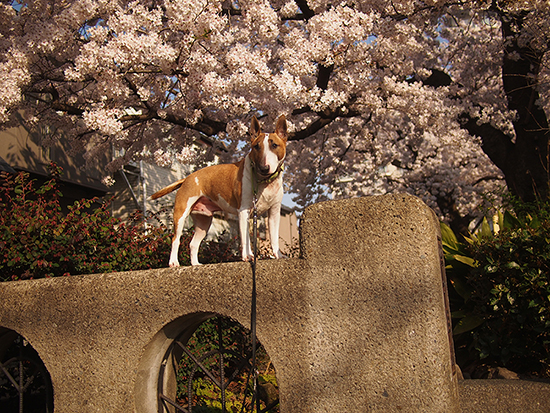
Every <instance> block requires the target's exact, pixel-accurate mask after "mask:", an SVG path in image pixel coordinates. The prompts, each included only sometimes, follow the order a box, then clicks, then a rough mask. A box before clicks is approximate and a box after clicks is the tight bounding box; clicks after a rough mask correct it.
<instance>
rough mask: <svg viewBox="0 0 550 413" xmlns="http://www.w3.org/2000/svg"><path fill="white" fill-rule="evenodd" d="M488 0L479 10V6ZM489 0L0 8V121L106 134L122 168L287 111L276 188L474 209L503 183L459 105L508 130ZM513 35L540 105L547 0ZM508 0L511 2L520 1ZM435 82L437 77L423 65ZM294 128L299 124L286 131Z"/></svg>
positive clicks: (239, 143)
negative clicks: (281, 175) (282, 180)
mask: <svg viewBox="0 0 550 413" xmlns="http://www.w3.org/2000/svg"><path fill="white" fill-rule="evenodd" d="M486 3H487V4H486ZM488 3H489V2H473V1H472V2H468V1H466V2H458V3H457V2H455V1H451V0H448V1H447V0H437V1H435V0H434V1H405V0H396V1H392V2H386V1H382V0H371V1H366V2H353V1H347V0H331V1H328V0H308V1H307V7H306V6H304V5H303V3H302V2H300V4H302V8H303V9H301V8H300V7H299V6H298V4H297V2H296V1H294V0H235V1H231V2H222V1H212V0H163V1H155V2H150V1H145V0H131V1H128V0H100V1H92V0H71V1H67V2H61V3H60V2H51V1H47V0H35V1H32V2H28V3H25V4H23V5H21V6H20V7H18V8H17V10H16V9H15V8H14V7H12V6H10V5H7V4H2V5H0V19H2V21H3V22H6V24H4V25H2V27H0V50H1V51H2V53H1V54H0V73H2V76H1V77H0V123H1V124H2V125H3V126H5V127H9V126H11V125H13V122H14V121H15V117H14V114H15V113H16V112H24V113H25V118H26V119H28V120H33V121H34V122H46V123H48V124H50V125H51V126H53V127H58V128H62V129H63V130H65V131H66V133H67V134H69V136H70V135H71V134H73V136H74V137H78V140H77V142H76V143H75V145H76V146H75V147H78V148H80V149H82V150H85V151H87V155H86V158H87V159H92V158H93V156H94V153H101V151H105V149H106V148H107V147H108V146H109V145H112V146H113V147H114V148H115V149H121V150H122V151H121V153H123V154H124V155H123V158H120V159H115V160H114V161H113V162H112V163H111V164H110V168H111V170H112V169H116V168H118V167H120V166H121V165H122V164H123V163H124V162H126V161H128V160H131V159H137V158H148V159H152V160H156V161H157V162H159V163H165V162H167V160H166V159H167V156H168V155H167V154H174V153H175V154H179V155H178V156H179V157H180V158H181V159H185V160H189V161H192V160H193V158H194V157H193V156H192V155H190V152H189V149H186V148H190V147H191V145H192V143H193V142H196V140H197V138H198V137H200V135H201V134H207V135H210V136H211V137H212V138H213V139H218V140H220V141H223V143H224V144H225V145H227V146H228V147H230V148H234V149H235V151H236V153H235V156H240V155H242V152H243V151H244V150H246V145H244V144H243V142H246V139H247V137H246V131H247V129H248V125H249V122H250V118H251V117H252V115H253V114H256V115H257V116H259V117H260V118H262V119H261V120H262V123H263V124H264V125H265V128H266V129H269V128H271V127H272V125H273V123H274V121H275V119H276V118H277V117H278V116H279V115H281V114H285V115H286V116H287V119H288V121H289V128H290V131H291V132H296V133H297V132H299V131H307V130H308V128H310V127H312V125H313V126H314V125H315V122H318V121H319V120H320V119H321V120H323V121H325V120H327V119H328V121H327V122H326V125H325V126H324V127H322V128H315V129H314V130H312V131H311V133H309V134H308V135H307V136H301V135H300V138H299V139H296V141H295V142H290V144H289V154H288V157H287V164H288V166H287V169H286V181H287V184H288V186H289V190H291V191H292V192H294V193H295V194H297V201H298V203H299V204H300V205H306V204H308V203H311V202H314V201H316V200H320V199H325V198H337V197H348V196H358V195H371V194H380V193H386V192H390V191H407V192H411V193H414V194H416V195H418V196H421V197H422V198H423V199H424V200H425V201H426V202H427V203H428V204H429V205H431V206H433V207H434V209H436V210H438V200H440V199H441V198H442V197H447V198H452V199H453V202H455V203H456V205H457V207H458V208H459V210H460V211H461V212H464V213H468V212H471V211H472V210H474V209H475V208H476V207H477V206H478V205H479V204H480V202H481V200H482V198H481V195H480V194H482V193H483V192H486V191H488V190H492V189H494V188H495V187H496V186H498V185H502V184H503V180H502V179H503V174H502V172H501V171H500V170H499V169H498V168H497V167H496V166H495V165H494V164H493V163H492V162H491V161H490V160H489V158H488V157H487V155H485V153H484V152H483V149H482V147H481V145H480V140H479V138H478V137H476V136H471V135H470V134H468V133H467V132H466V131H465V130H464V128H463V125H462V124H461V122H460V117H461V116H463V115H464V114H467V115H469V116H471V117H473V118H475V119H478V122H480V123H486V124H490V125H492V126H493V127H495V128H498V129H499V130H500V131H502V132H503V133H505V134H507V135H509V136H511V137H512V139H513V136H514V128H513V121H514V119H515V116H516V114H515V113H514V112H513V111H510V110H508V109H507V101H506V96H505V93H504V90H503V86H502V73H501V63H502V59H503V53H504V50H505V44H506V39H505V38H504V37H503V36H502V33H501V24H500V21H499V19H498V16H496V15H495V14H494V12H493V11H491V9H490V8H489V5H488ZM505 3H506V4H505V5H503V6H502V7H509V8H510V9H509V10H508V11H509V12H510V13H513V12H514V11H515V9H514V8H517V7H521V8H522V9H523V10H525V9H528V10H531V11H532V12H531V13H530V14H528V15H527V17H526V19H525V25H524V27H525V30H524V31H523V32H522V35H521V39H520V41H521V42H522V44H524V45H526V46H528V47H530V48H532V49H533V50H538V51H540V53H542V54H543V55H544V57H543V59H542V62H543V65H542V66H541V68H540V70H539V72H538V73H537V76H538V77H537V78H536V79H534V81H536V82H538V85H539V86H538V92H539V95H540V99H539V100H538V101H537V102H536V104H537V105H539V106H540V107H543V108H544V110H545V112H546V113H547V114H550V103H549V102H550V99H549V97H550V86H549V85H550V82H549V79H550V63H549V62H550V60H549V59H550V57H549V54H548V53H547V51H546V49H545V48H547V45H548V44H549V39H548V36H549V35H548V33H550V26H549V24H550V23H549V22H550V18H548V17H549V16H550V6H549V5H548V2H547V1H543V0H529V1H524V2H505ZM520 3H521V5H520ZM434 70H437V71H439V72H442V73H445V74H446V75H448V77H449V79H451V80H452V81H451V82H450V83H449V84H441V85H433V84H430V82H429V81H428V79H429V78H430V76H431V75H432V73H433V71H434ZM296 136H298V135H296Z"/></svg>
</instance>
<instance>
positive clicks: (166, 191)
mask: <svg viewBox="0 0 550 413" xmlns="http://www.w3.org/2000/svg"><path fill="white" fill-rule="evenodd" d="M183 181H185V178H184V179H180V180H179V181H177V182H174V183H173V184H171V185H168V186H167V187H166V188H162V189H161V190H160V191H158V192H155V193H154V194H153V195H151V199H157V198H160V197H161V196H164V195H166V194H169V193H170V192H172V191H175V190H176V189H178V188H179V187H180V186H181V184H183Z"/></svg>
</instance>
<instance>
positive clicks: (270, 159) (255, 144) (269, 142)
mask: <svg viewBox="0 0 550 413" xmlns="http://www.w3.org/2000/svg"><path fill="white" fill-rule="evenodd" d="M287 138H288V132H287V128H286V118H285V116H284V115H281V116H280V117H279V119H278V120H277V124H276V125H275V132H273V133H263V132H262V131H261V129H260V123H259V122H258V119H256V116H254V117H253V118H252V123H251V124H250V139H251V142H250V144H251V150H250V160H251V161H252V164H253V165H254V167H255V168H256V173H257V174H258V176H259V178H261V179H267V178H269V177H270V176H272V175H273V174H275V173H277V172H278V171H279V170H280V168H281V166H282V164H283V161H284V159H285V156H286V140H287Z"/></svg>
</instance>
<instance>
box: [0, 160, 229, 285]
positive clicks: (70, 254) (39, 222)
mask: <svg viewBox="0 0 550 413" xmlns="http://www.w3.org/2000/svg"><path fill="white" fill-rule="evenodd" d="M52 172H53V177H52V179H50V180H49V181H47V182H45V183H44V184H42V185H41V186H40V187H38V188H36V181H33V180H31V179H29V175H28V174H27V173H20V174H18V175H16V176H14V177H12V178H9V179H8V180H7V181H6V182H5V184H4V186H3V187H1V188H0V210H1V211H2V212H1V213H0V250H1V251H2V256H1V257H0V280H1V281H9V280H19V279H32V278H43V277H54V276H62V275H77V274H93V273H106V272H114V271H129V270H142V269H150V268H160V267H166V266H167V263H168V257H169V255H170V245H171V230H169V229H167V228H166V227H165V226H162V225H145V224H146V223H147V222H149V221H151V220H152V219H154V217H153V216H148V217H144V216H143V215H140V214H135V215H134V216H133V217H132V218H131V219H130V220H129V221H128V222H122V221H121V220H119V219H117V218H114V217H113V216H112V215H111V214H110V212H109V210H108V205H109V204H108V202H103V203H102V202H99V199H97V198H93V199H82V200H80V201H75V202H74V204H73V205H70V206H69V207H68V210H67V211H63V210H62V208H61V205H60V197H62V194H61V192H60V190H59V182H58V176H59V174H60V173H61V168H59V167H57V166H56V165H53V164H52ZM191 237H192V233H190V232H187V233H186V234H184V236H183V237H182V247H181V248H180V262H181V263H182V265H189V253H188V249H187V248H185V246H187V245H188V244H189V241H190V239H191ZM201 259H202V260H203V261H202V262H205V263H211V262H222V261H232V260H235V254H234V253H233V247H232V245H231V243H214V242H210V243H204V244H203V248H202V251H201Z"/></svg>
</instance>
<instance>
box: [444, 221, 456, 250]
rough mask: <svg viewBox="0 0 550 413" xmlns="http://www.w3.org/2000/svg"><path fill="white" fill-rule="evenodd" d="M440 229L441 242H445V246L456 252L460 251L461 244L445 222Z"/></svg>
mask: <svg viewBox="0 0 550 413" xmlns="http://www.w3.org/2000/svg"><path fill="white" fill-rule="evenodd" d="M440 227H441V241H442V242H443V244H446V245H448V246H449V247H451V248H452V249H454V250H458V248H459V244H458V240H457V239H456V235H455V233H454V232H453V230H452V229H451V228H450V227H449V226H448V225H446V224H444V223H443V222H440Z"/></svg>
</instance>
